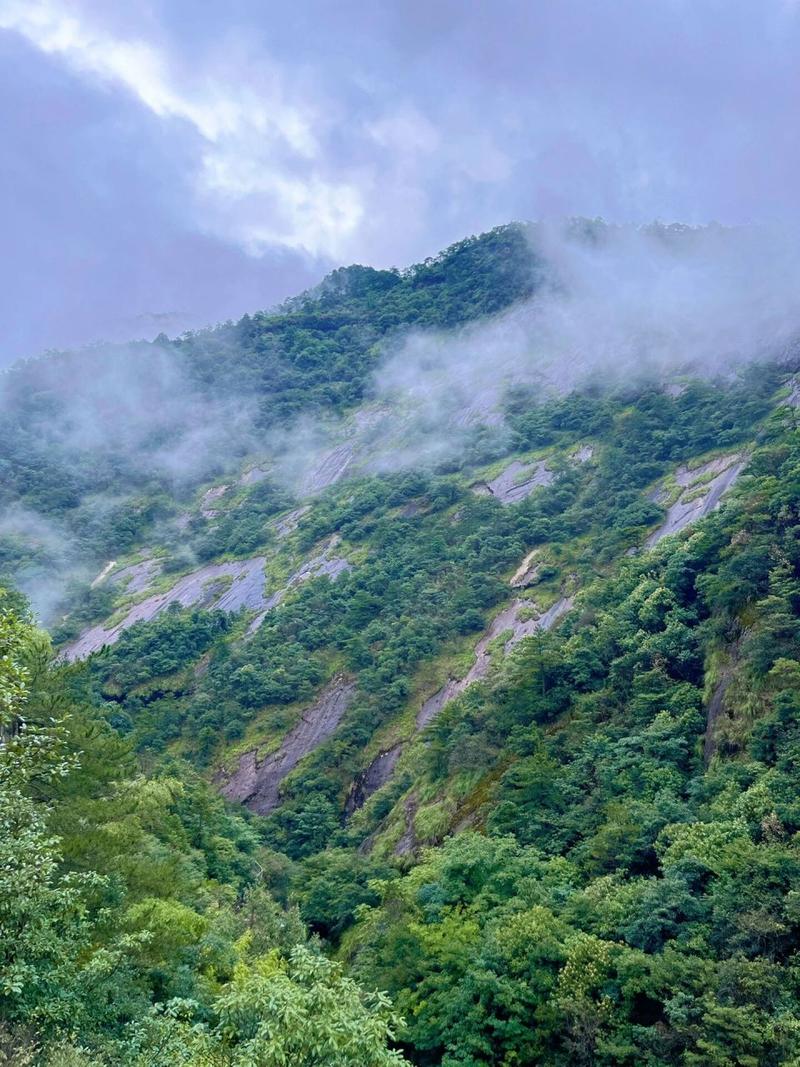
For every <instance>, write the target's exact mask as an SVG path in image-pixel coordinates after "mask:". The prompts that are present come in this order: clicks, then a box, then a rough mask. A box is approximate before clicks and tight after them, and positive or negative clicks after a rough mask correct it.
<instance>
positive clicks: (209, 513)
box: [200, 485, 230, 519]
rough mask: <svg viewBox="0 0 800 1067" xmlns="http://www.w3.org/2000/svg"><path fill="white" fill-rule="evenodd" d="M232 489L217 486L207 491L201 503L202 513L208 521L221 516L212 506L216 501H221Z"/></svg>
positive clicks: (227, 486) (226, 486)
mask: <svg viewBox="0 0 800 1067" xmlns="http://www.w3.org/2000/svg"><path fill="white" fill-rule="evenodd" d="M229 489H230V486H229V485H217V486H215V487H214V488H213V489H207V490H206V491H205V493H203V497H202V500H201V501H200V513H201V514H202V515H203V517H204V518H206V519H213V518H214V516H215V515H219V512H218V511H217V509H216V508H212V507H211V504H213V503H214V501H215V500H219V498H220V497H221V496H224V495H225V494H226V493H227V492H228V490H229Z"/></svg>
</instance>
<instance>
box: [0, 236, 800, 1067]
mask: <svg viewBox="0 0 800 1067" xmlns="http://www.w3.org/2000/svg"><path fill="white" fill-rule="evenodd" d="M539 238H540V235H539V231H538V230H537V228H536V227H523V226H509V227H502V228H500V229H498V230H495V231H492V232H491V233H490V234H487V235H484V236H483V237H480V238H470V239H469V240H467V241H464V242H461V243H460V244H459V245H456V246H454V247H453V248H451V249H448V250H447V251H446V252H444V253H442V254H441V255H440V256H438V257H436V258H435V259H433V260H430V261H427V262H426V263H424V264H422V265H419V266H416V267H413V268H410V269H408V270H405V271H375V270H372V269H370V268H366V267H350V268H345V269H342V270H339V271H336V272H334V274H332V275H331V276H329V277H328V278H327V279H326V280H325V281H324V282H323V283H322V284H321V285H320V286H319V287H318V288H317V289H315V290H313V291H311V292H309V293H307V294H304V295H303V296H301V297H298V298H296V299H295V300H292V301H289V302H288V303H287V304H286V305H284V306H282V307H281V308H278V309H276V310H274V311H271V312H269V313H266V312H260V313H255V314H253V315H250V316H245V318H244V319H242V320H241V321H240V322H238V323H236V324H230V323H228V324H223V325H221V326H218V327H215V328H213V329H209V330H207V331H201V332H197V333H193V334H189V335H184V336H183V337H181V338H178V339H175V340H169V339H167V338H165V337H160V338H158V339H157V340H156V341H155V342H153V343H152V344H147V343H141V344H137V345H128V346H117V347H114V348H108V347H98V348H95V349H89V350H82V351H80V352H66V353H52V354H47V355H45V356H43V357H41V358H40V359H38V360H33V361H30V362H28V363H25V364H22V365H19V366H17V367H15V368H12V369H11V370H10V371H9V372H7V373H6V375H5V376H4V381H3V390H2V404H1V405H0V422H1V423H2V426H1V427H0V428H1V429H2V433H3V436H4V440H5V441H6V442H7V448H6V449H4V452H3V455H2V458H1V459H0V463H2V479H0V507H1V508H2V524H0V564H1V565H2V566H1V569H0V573H2V576H3V580H4V583H5V585H6V586H7V587H8V590H9V592H7V593H6V594H4V599H3V602H2V627H3V630H2V642H3V648H2V659H0V682H1V683H2V690H0V712H1V713H2V720H1V721H0V730H1V731H2V734H1V735H0V736H1V737H2V747H1V748H0V807H1V808H2V812H3V816H2V817H3V835H2V842H1V843H0V848H1V849H2V850H3V851H4V857H3V864H2V871H3V873H2V874H0V878H2V879H3V886H2V889H1V890H0V917H1V918H2V922H0V931H1V932H0V959H2V986H0V1024H1V1026H2V1029H0V1062H2V1056H3V1055H5V1057H6V1060H7V1061H8V1062H11V1063H21V1064H22V1063H34V1064H35V1063H41V1064H47V1065H50V1067H56V1065H62V1067H68V1065H76V1067H77V1065H82V1064H90V1063H91V1064H96V1063H99V1064H104V1063H105V1064H109V1065H110V1064H118V1063H119V1064H135V1065H140V1064H141V1065H144V1064H153V1065H155V1064H172V1063H175V1064H179V1063H187V1064H208V1065H214V1067H217V1065H219V1067H221V1065H223V1064H230V1065H237V1067H245V1065H248V1067H250V1065H256V1064H258V1065H265V1067H271V1065H273V1064H274V1065H275V1067H278V1065H282V1064H292V1065H295V1064H308V1065H312V1064H321V1065H322V1064H325V1065H327V1064H331V1065H334V1067H335V1065H337V1064H341V1065H346V1064H354V1065H355V1064H363V1065H365V1067H366V1065H369V1064H376V1065H377V1064H384V1063H386V1064H389V1063H401V1062H408V1063H413V1064H418V1065H426V1067H427V1065H431V1067H433V1065H439V1064H442V1065H447V1067H455V1065H464V1067H466V1065H479V1064H496V1065H511V1064H551V1065H554V1067H555V1065H565V1067H566V1065H568V1064H602V1065H609V1067H611V1065H616V1064H623V1065H624V1064H629V1065H631V1067H633V1065H639V1064H652V1065H668V1064H687V1065H699V1064H718V1065H721V1067H722V1065H725V1067H727V1065H734V1064H736V1065H738V1064H741V1065H755V1064H758V1065H761V1064H776V1065H777V1064H791V1063H797V1062H800V984H799V983H800V974H798V970H797V953H798V949H800V897H798V892H800V888H799V887H800V852H799V851H798V844H797V842H798V840H800V838H798V836H797V835H798V832H800V807H798V802H797V794H798V787H799V786H800V777H799V776H800V769H798V767H797V766H796V759H797V756H796V753H795V748H796V746H798V745H800V737H797V736H795V735H796V733H797V730H798V722H799V720H800V437H798V418H799V417H800V416H798V410H799V408H800V386H799V385H798V378H797V374H798V368H800V360H799V359H798V357H797V355H796V348H794V347H793V346H792V345H787V344H786V343H785V341H786V334H785V332H782V333H781V334H780V336H778V335H777V334H776V335H775V336H774V337H773V338H772V339H771V340H772V343H770V344H766V343H764V344H762V345H760V347H759V348H758V350H756V349H755V348H754V349H753V351H751V352H749V353H748V358H742V356H741V355H738V356H737V358H736V359H734V358H733V357H731V358H730V360H729V361H728V362H727V363H726V360H725V358H724V356H725V353H720V360H719V361H718V362H715V363H714V365H713V366H711V365H709V364H708V363H703V362H702V361H701V360H699V359H694V360H690V359H688V357H687V354H686V352H681V353H680V358H677V357H676V358H675V359H673V360H670V361H665V360H664V359H663V358H660V360H659V362H658V363H648V361H647V359H646V358H644V355H643V357H642V359H641V360H638V362H639V363H641V367H640V369H639V370H635V367H636V365H637V361H634V362H633V363H628V364H625V367H624V373H622V372H620V370H619V368H617V369H616V371H615V370H614V368H612V367H609V370H608V373H607V374H605V373H603V372H602V371H603V366H604V365H603V363H602V361H598V360H597V359H595V360H593V361H588V362H587V364H586V369H585V371H582V372H581V373H578V370H577V369H576V367H570V374H569V375H564V376H562V377H561V378H558V379H557V378H556V377H554V375H553V374H552V367H548V373H547V375H545V374H544V371H543V370H541V368H542V367H543V366H544V363H541V362H539V363H537V359H538V358H539V357H538V355H537V356H536V357H535V358H534V356H530V357H529V358H527V361H523V360H521V359H520V358H518V356H517V349H518V348H519V347H520V346H524V344H525V338H526V337H529V336H532V335H535V332H536V330H537V329H538V327H539V324H540V322H541V321H542V317H541V316H540V312H539V310H538V308H539V306H540V305H538V304H537V301H539V300H542V301H544V300H547V301H559V300H561V299H562V297H563V294H564V293H566V292H567V291H568V286H569V281H570V276H569V272H568V271H566V270H564V271H563V273H561V274H560V273H559V269H558V266H557V264H555V263H554V262H550V261H548V258H547V246H546V244H545V242H544V241H543V240H540V239H539ZM612 238H613V234H611V232H610V231H609V230H608V229H607V228H606V227H604V226H603V225H602V224H600V223H583V222H575V223H572V224H571V227H570V230H569V235H568V239H569V241H571V242H574V243H577V247H578V248H579V249H583V248H584V247H585V248H588V249H590V250H591V249H596V248H601V249H602V247H603V244H604V242H607V241H611V240H612ZM703 239H704V238H703V236H702V234H699V233H698V232H697V231H690V230H688V229H686V228H683V227H675V228H667V229H664V228H653V230H652V232H650V233H649V234H648V236H647V240H648V241H653V242H655V243H656V244H657V246H658V247H659V248H666V249H667V251H668V255H669V257H670V262H672V261H673V259H677V258H680V257H681V256H684V255H691V254H693V249H694V247H695V245H696V244H698V243H699V242H701V241H702V240H703ZM714 239H715V240H717V237H716V235H714ZM588 254H589V253H587V255H588ZM592 254H593V253H592ZM581 255H583V252H581ZM559 306H560V305H559ZM611 310H612V312H613V311H614V308H613V307H612V309H611ZM620 313H621V311H620ZM626 314H628V316H629V317H630V314H629V310H628V309H626ZM537 316H539V317H537ZM545 321H547V322H548V323H550V324H552V321H553V316H552V315H551V316H550V318H548V319H546V320H545ZM520 324H522V326H520ZM648 330H649V332H648V333H647V334H646V335H645V340H646V341H647V343H652V344H659V345H662V347H663V338H661V337H660V336H658V335H657V334H655V333H653V331H652V329H651V326H650V324H649V323H648ZM570 331H572V332H570V337H573V336H574V331H573V327H572V325H570ZM663 332H664V334H665V335H666V334H667V333H668V332H669V331H668V330H667V329H666V327H665V329H664V331H663ZM601 341H602V338H599V337H598V345H599V344H601ZM644 343H645V342H642V344H644ZM726 343H728V342H726ZM638 344H639V341H638V339H637V345H638ZM696 347H698V346H696ZM637 351H638V349H637ZM726 351H727V350H726ZM509 353H510V355H509ZM645 355H646V353H645ZM604 358H605V357H604ZM608 358H609V359H610V358H611V356H610V355H609V356H608ZM574 362H575V363H576V364H577V362H578V361H577V359H576V360H575V361H574ZM509 368H510V369H509ZM537 368H540V370H537ZM537 374H538V375H539V376H538V377H537ZM409 382H410V384H409ZM18 589H19V590H22V592H23V593H24V594H26V595H27V596H28V597H30V599H31V601H32V604H33V608H34V610H35V612H36V613H37V615H38V618H39V620H40V622H42V623H44V624H45V625H46V626H47V628H48V629H49V631H50V635H51V636H50V638H48V637H45V636H44V634H43V632H42V631H41V630H38V629H37V628H36V626H35V625H34V623H33V621H32V617H31V614H30V610H29V608H28V606H27V604H26V600H25V597H24V596H23V595H21V594H20V593H19V592H17V591H16V590H18ZM51 641H52V646H53V647H54V649H55V650H54V651H53V647H51ZM798 751H800V750H798Z"/></svg>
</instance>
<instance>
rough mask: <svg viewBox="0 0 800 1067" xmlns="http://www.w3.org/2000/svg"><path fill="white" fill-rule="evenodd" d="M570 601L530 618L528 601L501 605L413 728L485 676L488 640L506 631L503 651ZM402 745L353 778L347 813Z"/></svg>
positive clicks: (544, 626)
mask: <svg viewBox="0 0 800 1067" xmlns="http://www.w3.org/2000/svg"><path fill="white" fill-rule="evenodd" d="M572 603H573V598H572V597H562V598H561V600H558V601H556V603H555V604H553V606H552V607H550V608H548V610H547V611H545V612H544V613H543V614H542V615H539V616H538V617H535V618H530V619H522V618H520V615H521V613H522V611H523V610H524V609H525V608H530V607H531V604H530V602H529V601H525V600H513V601H512V602H511V604H509V605H508V606H507V607H505V608H503V610H502V611H501V612H499V613H498V614H497V615H496V616H495V617H494V619H493V620H492V623H491V625H490V626H489V629H488V630H487V631H486V633H485V634H484V635H483V637H481V639H480V640H479V641H478V643H477V644H476V645H475V660H474V662H473V664H472V666H471V667H470V669H469V670H468V671H467V673H466V674H465V675H464V676H463V678H449V679H448V680H447V681H446V682H445V684H444V685H443V686H442V687H441V689H438V690H437V691H436V692H435V693H434V694H433V696H430V697H428V699H427V700H426V701H425V703H424V704H423V705H422V707H421V708H420V709H419V711H418V712H417V717H416V720H415V731H419V730H424V729H425V727H426V726H428V725H429V724H430V723H431V722H433V720H434V719H435V718H436V716H437V715H438V714H439V712H440V711H441V710H442V708H444V707H446V706H447V705H448V704H449V703H450V701H451V700H454V699H455V698H456V697H457V696H460V695H461V693H463V692H464V690H465V689H467V687H468V686H470V685H472V683H473V682H477V681H479V680H480V679H481V678H484V677H486V675H487V673H488V671H489V666H490V663H491V657H490V654H489V645H490V644H491V642H492V641H494V640H495V639H496V638H498V637H500V636H501V634H504V633H508V637H507V638H506V641H505V643H504V645H503V651H504V653H505V654H506V655H507V654H508V653H509V652H510V651H511V649H512V648H513V647H514V645H516V644H518V643H519V642H520V641H522V640H523V638H525V637H530V636H531V634H534V633H536V632H537V631H541V630H550V629H552V628H553V626H555V625H556V623H557V622H558V621H559V620H560V619H562V618H563V616H564V615H566V613H567V612H568V611H569V610H570V608H571V607H572ZM404 748H405V743H404V742H402V741H398V742H397V743H396V744H395V745H393V746H392V747H391V748H390V749H388V750H387V751H386V752H381V753H380V754H379V755H378V756H376V757H375V759H374V760H373V761H372V763H370V765H369V766H368V767H367V769H366V770H365V771H363V772H362V773H361V774H360V775H359V776H358V777H357V778H356V780H355V781H354V782H353V785H352V786H351V788H350V793H349V795H348V798H347V813H348V814H352V812H353V811H355V810H356V809H357V808H360V807H361V806H362V805H363V804H364V803H365V802H366V801H367V800H368V799H369V797H370V796H372V794H373V793H375V792H377V791H378V789H380V788H381V786H383V785H385V784H386V783H387V782H388V781H389V779H390V778H391V776H392V774H393V773H394V769H395V767H396V765H397V761H398V760H399V758H400V756H401V754H402V752H403V749H404Z"/></svg>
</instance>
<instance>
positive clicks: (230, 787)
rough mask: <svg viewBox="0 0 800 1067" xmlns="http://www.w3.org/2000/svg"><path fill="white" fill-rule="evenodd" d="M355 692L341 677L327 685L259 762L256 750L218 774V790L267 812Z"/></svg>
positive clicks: (333, 726) (261, 812) (352, 683)
mask: <svg viewBox="0 0 800 1067" xmlns="http://www.w3.org/2000/svg"><path fill="white" fill-rule="evenodd" d="M354 693H355V683H354V682H350V681H346V680H345V679H344V678H343V677H341V676H340V677H337V678H334V679H333V681H332V682H331V683H330V684H329V685H328V686H326V688H325V689H324V690H323V691H322V693H321V694H320V696H319V697H318V698H317V700H316V701H315V703H314V704H312V705H311V707H309V708H307V709H306V710H305V711H304V712H303V714H302V715H301V717H300V721H299V722H298V723H297V725H296V726H294V727H293V728H292V729H291V730H290V731H289V733H288V734H287V735H286V737H285V738H284V739H283V743H282V744H281V747H280V748H279V749H278V750H277V751H276V752H273V753H271V754H270V755H269V756H265V757H264V759H263V760H261V762H259V761H258V754H257V750H252V751H250V752H246V753H245V754H244V755H243V756H241V757H240V759H239V763H238V766H237V767H236V770H235V771H234V772H233V773H232V774H231V775H230V776H227V777H225V776H224V775H220V776H219V777H218V783H221V788H220V792H221V793H222V795H223V796H224V797H227V799H228V800H237V801H239V802H240V803H242V804H245V805H246V806H247V807H248V808H250V810H251V811H255V812H258V813H259V814H260V815H266V814H268V813H269V812H270V811H274V810H275V808H277V807H278V805H279V803H280V786H281V783H282V782H283V780H284V778H285V777H286V776H287V775H288V774H289V773H290V772H291V771H293V770H294V768H295V767H296V766H297V764H298V763H299V762H300V760H301V759H303V757H304V756H308V755H309V754H310V753H311V752H313V751H314V749H316V748H318V747H319V745H321V744H322V742H323V741H325V740H327V738H329V737H330V736H331V734H332V733H333V732H334V730H335V729H336V727H337V726H338V725H339V723H340V722H341V721H342V717H343V715H344V713H345V712H346V711H347V709H348V707H349V706H350V703H351V701H352V699H353V695H354Z"/></svg>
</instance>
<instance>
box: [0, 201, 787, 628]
mask: <svg viewBox="0 0 800 1067" xmlns="http://www.w3.org/2000/svg"><path fill="white" fill-rule="evenodd" d="M527 232H528V234H529V238H530V241H531V244H532V252H533V255H534V260H535V262H537V263H539V264H540V268H541V267H542V265H544V266H543V268H542V269H540V271H539V275H540V278H541V281H540V284H539V285H538V288H537V289H536V291H535V293H534V295H533V296H532V297H531V298H530V299H529V300H527V301H524V302H522V303H519V304H516V305H515V306H513V307H512V308H510V309H509V310H508V311H506V312H504V313H502V314H500V315H498V316H495V317H493V318H491V319H488V320H482V321H479V322H475V323H472V324H470V325H467V326H464V327H463V328H461V329H457V330H453V331H440V330H418V329H417V330H413V331H411V332H408V333H405V334H403V335H395V336H394V337H391V338H389V339H388V340H387V341H386V342H385V344H384V346H383V351H382V354H381V356H380V358H379V360H378V363H377V366H376V369H375V371H374V373H373V375H372V379H371V382H370V383H369V387H368V390H367V394H368V395H367V400H366V401H365V403H364V404H363V405H362V407H361V408H360V409H359V410H358V411H356V412H355V413H350V414H346V415H344V416H342V415H336V414H332V415H331V416H330V417H327V418H325V417H322V416H321V415H320V414H319V413H316V414H313V415H312V414H305V415H303V416H301V417H299V418H297V419H295V420H294V421H293V422H292V423H291V424H289V425H280V426H278V427H277V428H272V429H268V430H265V429H264V428H263V426H264V423H263V419H260V418H259V404H262V405H263V403H264V401H265V397H263V396H256V395H253V394H252V393H247V394H245V393H243V392H241V391H238V392H237V391H236V389H235V388H231V386H230V383H229V382H228V381H227V380H226V376H225V373H224V371H219V372H217V373H218V375H219V381H218V382H216V381H215V382H214V383H212V384H211V385H209V383H208V382H201V381H200V380H199V379H198V376H197V374H196V373H195V372H194V371H195V368H193V367H192V366H191V364H190V363H189V361H188V357H187V355H186V354H185V353H184V352H183V351H182V350H181V349H180V347H179V346H178V347H176V346H174V345H172V344H171V343H168V342H165V343H164V344H153V345H147V344H131V345H123V346H100V347H96V348H90V349H85V350H82V351H80V352H77V353H62V354H54V355H50V356H44V357H42V358H40V359H38V360H34V361H29V362H28V363H26V364H23V365H20V366H18V367H17V368H16V369H14V370H12V371H10V372H6V373H4V374H2V375H0V415H2V416H3V417H4V418H6V419H12V420H13V417H14V412H15V410H16V408H17V407H19V406H20V404H21V400H22V398H23V397H24V399H25V401H26V412H27V413H28V418H29V422H28V424H27V425H25V427H24V432H25V433H26V434H27V435H28V438H29V439H30V440H31V441H34V442H35V443H36V446H37V447H43V448H46V449H47V450H49V451H50V452H51V453H52V454H53V455H55V456H56V457H57V458H58V460H59V462H60V463H61V464H62V465H63V466H64V468H65V475H66V477H67V478H68V479H74V480H75V482H76V484H78V485H79V486H81V485H84V486H85V488H83V489H82V490H81V495H82V503H81V504H80V505H79V507H78V508H77V509H76V510H75V512H74V518H72V519H70V520H69V522H66V521H62V520H61V519H59V521H57V522H54V521H52V519H50V518H48V517H47V516H46V515H40V514H38V512H37V511H36V509H35V508H26V509H20V508H18V507H16V508H12V509H7V510H6V512H5V513H3V514H0V537H5V538H6V539H8V538H12V539H16V542H20V541H21V542H24V543H27V544H29V545H33V546H34V547H35V552H34V556H35V559H32V560H29V561H28V562H27V563H26V564H25V566H24V567H22V568H21V572H20V574H19V584H21V585H22V587H23V589H24V591H25V592H26V593H27V594H28V595H29V596H30V597H31V599H32V601H33V603H34V606H35V608H36V610H37V612H38V613H39V614H40V616H41V617H42V618H43V619H46V620H49V619H51V618H52V617H53V613H54V611H55V610H56V606H57V605H58V603H59V602H60V601H61V599H62V598H63V595H64V593H65V591H66V590H68V588H69V587H70V585H71V584H73V583H75V582H82V583H86V582H88V581H90V580H91V578H92V577H94V574H95V572H96V570H97V568H98V566H99V565H100V564H102V563H103V562H105V561H104V560H98V559H97V558H96V556H95V557H92V554H91V552H88V551H87V539H90V538H89V535H88V534H87V532H86V528H85V527H82V525H81V523H82V522H83V521H84V518H85V516H88V515H89V514H90V513H91V516H92V521H93V522H94V521H96V520H97V517H98V516H99V521H102V518H103V516H104V515H106V516H107V515H109V514H111V513H113V510H114V508H118V507H124V505H125V501H126V499H130V495H131V493H132V492H133V493H134V495H135V493H136V492H137V491H138V490H137V486H138V487H139V489H140V490H141V491H142V492H144V493H152V492H153V491H160V492H161V493H162V494H166V495H167V496H168V497H169V498H170V499H171V504H170V508H171V509H172V513H173V519H174V517H175V515H177V514H178V513H179V512H180V511H181V509H185V508H186V507H187V506H190V505H191V503H192V500H194V499H195V494H196V493H197V492H198V490H199V487H201V486H202V485H203V484H206V485H207V484H208V482H209V481H212V480H220V479H225V481H226V483H230V484H231V485H237V484H239V481H238V480H239V478H240V476H241V472H242V471H243V470H244V468H245V466H247V465H248V464H256V465H257V466H258V467H259V469H260V470H262V471H263V472H264V474H265V475H266V476H268V477H270V478H271V479H272V480H273V481H274V482H275V483H277V484H279V485H281V486H282V487H283V488H285V489H287V490H288V491H289V492H290V493H291V494H293V495H294V496H295V497H297V498H298V499H303V498H307V497H309V496H313V495H316V494H318V493H319V492H321V491H323V490H324V489H325V488H327V486H329V485H330V484H332V483H333V482H335V481H338V480H339V479H340V478H344V479H346V478H349V477H352V476H354V475H365V474H366V475H369V474H376V473H378V474H380V473H388V472H395V471H402V470H406V469H412V468H421V467H424V468H427V469H436V468H437V467H441V466H442V465H443V464H449V465H452V464H453V463H458V462H461V461H463V460H464V457H465V455H467V454H468V450H469V446H470V442H471V441H474V438H475V435H476V432H478V431H479V430H480V428H488V429H489V432H490V434H491V435H492V440H493V441H494V442H495V443H496V446H497V447H498V448H499V449H500V450H501V451H502V448H503V443H504V442H505V441H506V440H507V439H508V438H507V427H506V425H505V421H504V410H505V404H506V401H507V399H508V393H509V390H510V389H512V388H513V389H517V390H518V389H522V390H524V391H525V394H526V395H527V396H529V397H530V398H531V402H532V403H536V402H539V401H544V400H546V399H548V398H550V397H553V396H555V395H559V394H563V393H565V392H569V391H570V390H573V389H576V388H582V387H584V386H587V385H589V384H591V386H592V387H593V388H607V389H617V388H619V387H627V386H632V385H635V384H637V383H643V382H646V381H647V382H657V383H662V384H665V385H666V384H668V383H670V382H673V381H675V380H679V379H681V378H683V377H689V376H701V377H706V378H714V377H718V376H720V375H722V376H730V375H733V374H735V373H736V372H737V371H738V370H739V369H740V368H741V367H742V366H744V365H745V364H748V363H751V362H752V361H754V360H767V359H769V360H774V359H780V358H781V357H783V356H786V355H788V354H791V353H792V352H794V351H795V348H794V346H795V342H796V339H797V337H798V328H799V326H800V307H799V306H798V295H797V294H798V292H800V285H799V284H798V283H799V282H800V252H798V249H800V242H797V241H796V240H795V234H794V232H790V231H784V232H778V231H775V230H767V229H756V228H750V229H746V228H740V229H726V228H722V227H719V226H709V227H704V228H697V229H691V228H688V227H679V226H671V227H665V226H659V225H653V226H649V227H642V228H636V227H616V226H607V225H605V224H601V223H588V222H585V221H582V222H576V221H571V222H567V223H562V224H560V225H558V226H555V225H534V226H530V227H528V230H527ZM31 412H32V414H31ZM262 414H263V412H262ZM123 484H124V486H125V492H123V491H122V489H121V486H122V485H123ZM126 493H127V498H126ZM170 521H173V520H171V519H170V518H169V516H167V517H166V518H162V519H160V520H159V522H160V525H158V526H155V527H153V529H152V531H151V533H152V535H153V536H155V534H156V532H158V535H159V537H163V534H164V532H165V530H167V529H168V527H169V523H170ZM165 523H166V526H165Z"/></svg>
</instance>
